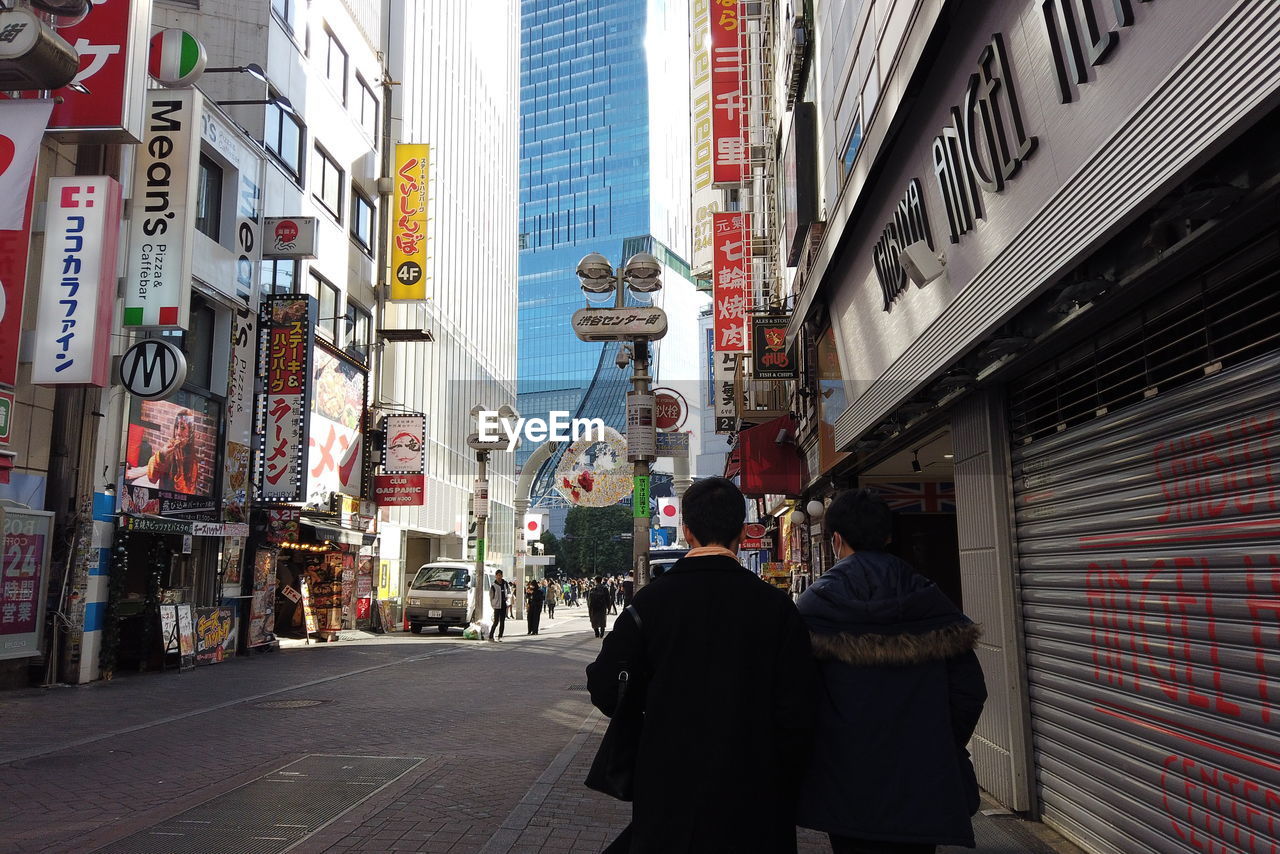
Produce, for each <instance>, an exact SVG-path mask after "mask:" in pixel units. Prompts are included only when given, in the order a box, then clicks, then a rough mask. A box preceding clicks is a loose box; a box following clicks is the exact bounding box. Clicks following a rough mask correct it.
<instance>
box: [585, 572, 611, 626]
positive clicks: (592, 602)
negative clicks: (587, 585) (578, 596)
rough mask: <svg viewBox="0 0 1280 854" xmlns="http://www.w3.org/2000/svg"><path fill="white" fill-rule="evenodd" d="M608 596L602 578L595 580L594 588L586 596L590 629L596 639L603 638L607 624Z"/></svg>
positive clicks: (607, 590)
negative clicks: (593, 631) (592, 630)
mask: <svg viewBox="0 0 1280 854" xmlns="http://www.w3.org/2000/svg"><path fill="white" fill-rule="evenodd" d="M609 595H610V594H609V588H608V587H606V586H605V583H604V579H603V578H597V579H596V586H595V587H593V588H591V592H589V593H588V594H587V614H588V615H589V616H590V617H591V628H592V629H594V630H595V633H596V637H598V638H602V637H604V627H605V624H606V623H607V622H608V617H607V616H606V615H607V613H608V610H609Z"/></svg>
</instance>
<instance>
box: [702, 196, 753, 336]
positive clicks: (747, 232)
mask: <svg viewBox="0 0 1280 854" xmlns="http://www.w3.org/2000/svg"><path fill="white" fill-rule="evenodd" d="M714 222H715V256H714V261H713V263H712V265H711V276H712V279H713V284H714V290H713V291H712V303H713V310H714V319H715V327H714V328H715V334H716V342H715V346H716V352H717V353H741V352H743V351H744V350H746V349H747V299H748V294H749V293H750V287H749V285H750V273H751V257H750V253H749V252H748V251H747V249H748V247H749V246H750V242H751V216H750V214H745V213H718V214H716V215H715V220H714Z"/></svg>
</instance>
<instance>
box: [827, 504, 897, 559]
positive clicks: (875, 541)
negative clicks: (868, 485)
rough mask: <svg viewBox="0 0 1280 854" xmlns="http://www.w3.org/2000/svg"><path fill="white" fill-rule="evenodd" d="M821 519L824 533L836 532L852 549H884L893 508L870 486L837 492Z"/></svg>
mask: <svg viewBox="0 0 1280 854" xmlns="http://www.w3.org/2000/svg"><path fill="white" fill-rule="evenodd" d="M823 519H824V520H825V525H826V530H827V536H828V537H829V536H831V535H832V534H839V535H840V538H841V539H843V540H844V541H845V543H846V544H847V545H848V546H849V548H851V549H853V550H854V551H855V552H857V551H863V550H866V551H874V552H878V551H884V547H885V545H887V544H888V542H889V537H890V536H892V534H893V511H892V510H890V509H889V505H888V504H886V503H885V500H884V499H883V498H881V497H880V495H879V493H877V492H876V491H875V490H873V489H851V490H849V491H848V492H842V493H840V494H839V495H837V496H836V497H835V499H834V500H833V501H832V502H831V506H830V507H828V508H827V512H826V515H825V516H824V517H823Z"/></svg>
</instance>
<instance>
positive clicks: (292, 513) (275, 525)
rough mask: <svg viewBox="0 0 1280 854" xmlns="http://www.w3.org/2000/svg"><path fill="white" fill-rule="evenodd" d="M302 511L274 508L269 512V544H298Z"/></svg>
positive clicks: (292, 508)
mask: <svg viewBox="0 0 1280 854" xmlns="http://www.w3.org/2000/svg"><path fill="white" fill-rule="evenodd" d="M301 519H302V511H301V510H299V509H298V508H297V507H272V508H270V509H268V510H267V542H269V543H296V542H297V541H298V537H299V536H300V535H301V528H300V527H299V526H300V524H301V522H300V520H301Z"/></svg>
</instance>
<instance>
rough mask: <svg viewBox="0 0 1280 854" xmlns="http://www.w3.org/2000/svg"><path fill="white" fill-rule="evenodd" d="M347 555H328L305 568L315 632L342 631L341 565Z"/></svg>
mask: <svg viewBox="0 0 1280 854" xmlns="http://www.w3.org/2000/svg"><path fill="white" fill-rule="evenodd" d="M344 557H347V555H342V554H328V555H325V557H324V560H322V561H317V562H316V563H312V564H310V565H308V566H307V570H306V580H307V592H308V598H309V599H310V601H311V610H312V612H313V613H314V614H315V620H316V631H318V632H321V633H336V632H338V631H340V630H341V629H342V605H343V595H342V563H343V560H342V559H343V558H344Z"/></svg>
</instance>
